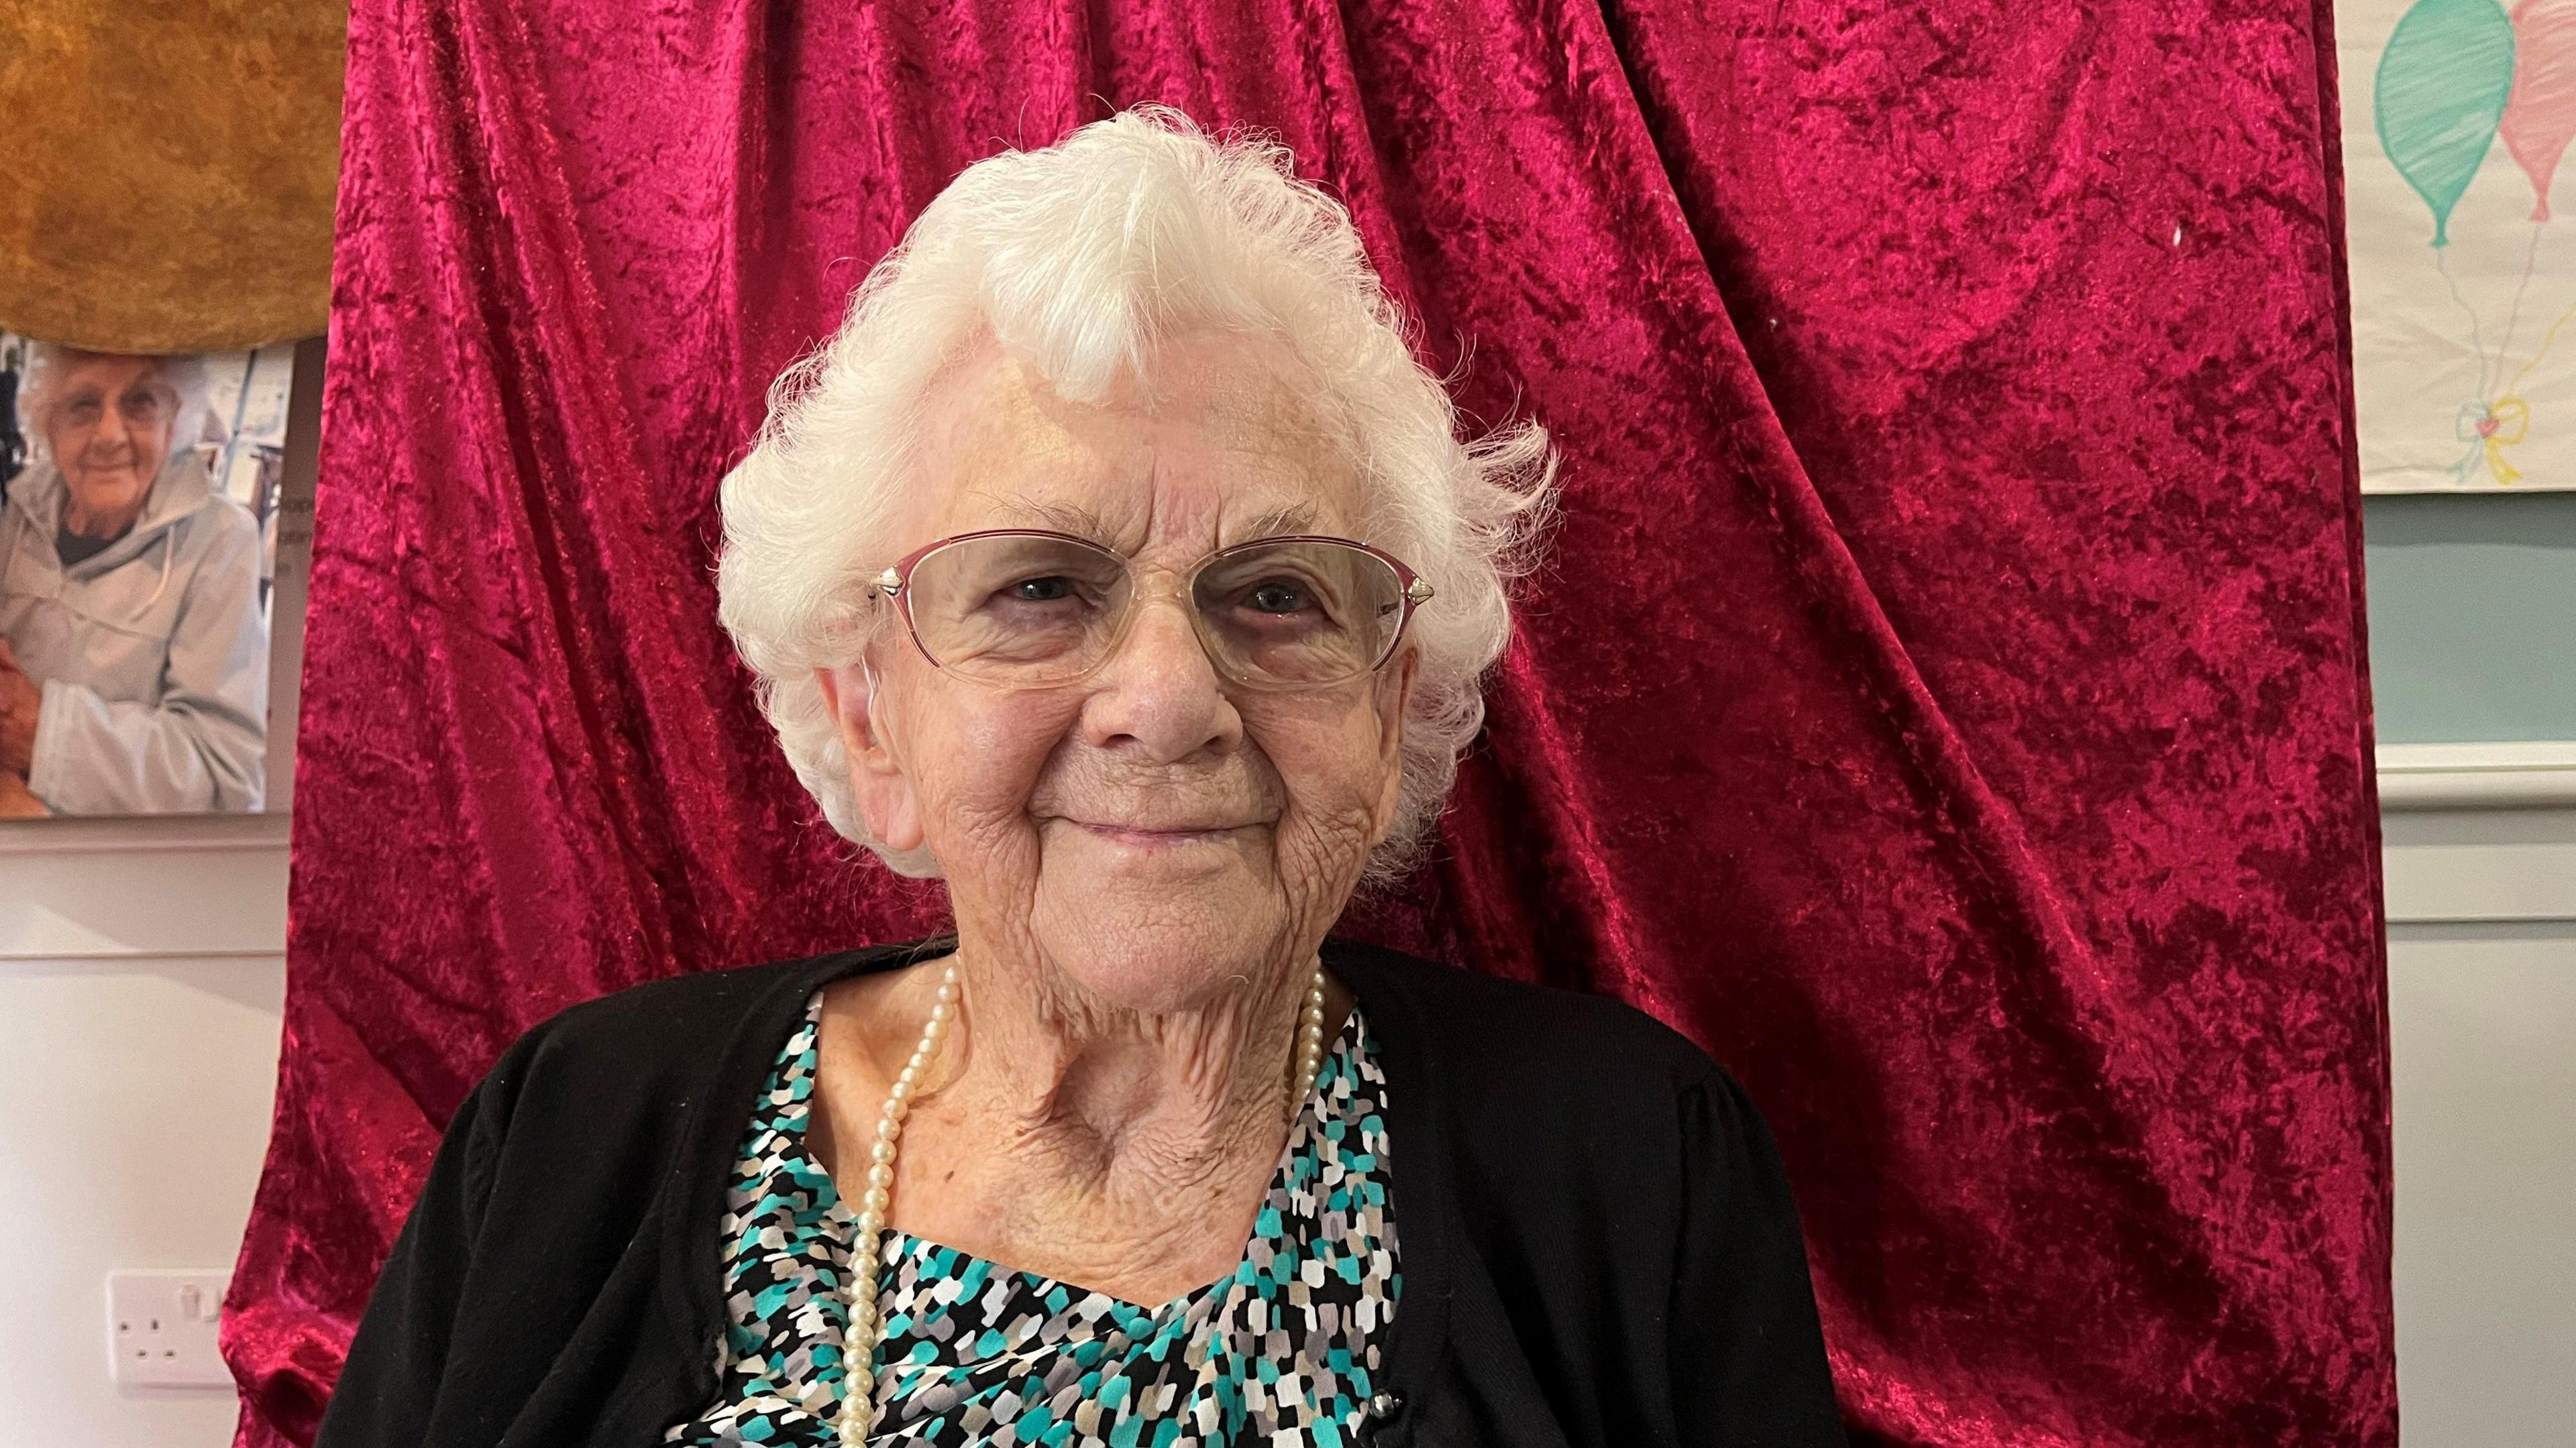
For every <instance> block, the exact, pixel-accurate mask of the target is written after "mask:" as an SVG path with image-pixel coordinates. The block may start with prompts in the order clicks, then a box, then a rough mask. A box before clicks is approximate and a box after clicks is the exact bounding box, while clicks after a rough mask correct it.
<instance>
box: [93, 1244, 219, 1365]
mask: <svg viewBox="0 0 2576 1448" xmlns="http://www.w3.org/2000/svg"><path fill="white" fill-rule="evenodd" d="M229 1280H230V1274H228V1273H225V1272H222V1271H215V1270H203V1271H169V1270H143V1269H134V1268H127V1269H122V1270H119V1271H115V1272H110V1273H108V1274H107V1358H108V1366H109V1372H110V1374H111V1375H112V1376H113V1377H114V1378H115V1379H116V1381H118V1382H120V1383H127V1384H140V1385H147V1386H151V1387H165V1388H229V1387H231V1386H232V1385H233V1375H232V1370H231V1369H229V1368H227V1367H225V1366H224V1360H223V1357H222V1355H221V1354H220V1353H218V1352H216V1350H215V1326H216V1322H217V1319H218V1316H219V1314H220V1313H221V1311H222V1306H223V1300H224V1287H225V1285H226V1283H227V1282H228V1281H229Z"/></svg>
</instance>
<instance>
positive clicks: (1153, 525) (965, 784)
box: [823, 338, 1414, 1011]
mask: <svg viewBox="0 0 2576 1448" xmlns="http://www.w3.org/2000/svg"><path fill="white" fill-rule="evenodd" d="M1156 371H1157V393H1158V395H1157V396H1155V397H1154V398H1153V399H1152V400H1151V401H1150V402H1148V401H1143V400H1120V399H1113V400H1112V401H1111V402H1110V403H1109V404H1108V405H1104V406H1097V407H1095V406H1087V405H1083V404H1079V403H1071V402H1066V401H1064V400H1063V399H1061V398H1058V397H1057V396H1055V394H1054V393H1053V392H1052V391H1051V390H1050V389H1048V388H1047V387H1046V385H1045V384H1044V383H1043V382H1042V381H1041V380H1039V379H1038V378H1037V377H1036V376H1035V374H1034V373H1033V372H1031V371H1030V370H1029V369H1027V368H1025V367H1023V366H1021V365H1020V364H1017V363H1014V362H1010V361H1007V360H1003V359H1000V358H998V357H987V358H986V359H984V360H981V361H978V362H976V363H974V364H972V365H969V366H966V367H963V368H961V369H960V370H959V371H958V373H957V374H956V380H955V382H954V384H953V385H952V386H950V387H948V388H947V389H945V390H944V391H943V393H942V395H941V396H940V398H939V399H938V400H937V402H936V403H935V404H934V406H933V408H932V409H931V416H930V418H929V419H928V420H927V422H926V424H925V430H924V434H923V435H924V439H925V450H924V452H925V457H924V460H925V471H924V474H923V476H924V478H925V479H926V485H925V494H924V497H923V499H922V501H921V504H920V505H919V506H918V507H917V508H916V509H915V510H914V511H913V513H912V515H911V516H910V517H908V518H906V519H904V520H902V522H901V523H900V525H899V527H898V532H897V538H896V540H895V544H896V546H895V548H894V550H893V551H894V554H895V555H897V556H899V555H900V554H901V553H904V552H909V551H910V550H912V549H914V548H917V547H920V546H922V545H924V544H926V543H929V542H932V541H934V540H936V539H940V538H947V537H952V536H954V535H956V534H960V533H966V532H972V531H975V530H978V529H986V528H1009V527H1024V528H1025V527H1035V528H1050V529H1057V530H1062V531H1082V532H1088V533H1093V534H1094V535H1095V536H1096V537H1098V538H1099V539H1100V540H1101V541H1103V542H1106V543H1107V544H1109V545H1110V546H1112V547H1114V548H1115V549H1116V550H1117V551H1118V552H1120V553H1121V554H1123V555H1125V556H1126V557H1128V558H1129V559H1131V560H1134V562H1135V564H1136V565H1137V567H1138V568H1139V569H1140V570H1144V571H1147V572H1149V573H1150V572H1152V571H1155V570H1168V571H1169V573H1171V574H1186V573H1187V572H1188V570H1189V569H1190V567H1191V565H1193V564H1194V563H1196V562H1197V561H1198V560H1199V559H1200V558H1202V557H1204V556H1205V555H1206V554H1207V553H1209V552H1210V551H1212V550H1214V549H1216V548H1218V547H1221V546H1225V545H1229V544H1233V543H1237V542H1241V541H1244V540H1245V539H1246V538H1250V537H1257V536H1267V535H1272V534H1282V533H1324V534H1332V535H1337V536H1342V537H1358V536H1359V532H1360V508H1361V500H1360V493H1359V481H1358V479H1357V478H1356V477H1355V476H1354V475H1353V473H1352V471H1351V469H1350V468H1349V467H1348V465H1347V464H1345V463H1343V462H1342V461H1340V459H1339V457H1338V456H1337V453H1336V450H1335V449H1333V448H1332V447H1331V446H1330V445H1328V444H1327V442H1326V441H1325V439H1324V436H1323V434H1322V432H1321V431H1320V430H1319V428H1318V427H1317V425H1316V423H1315V420H1314V418H1313V416H1312V414H1311V412H1310V410H1309V409H1308V407H1307V406H1306V405H1305V404H1304V403H1303V402H1302V401H1300V399H1299V397H1298V395H1297V393H1296V392H1295V391H1293V390H1292V389H1291V388H1290V387H1288V386H1287V385H1285V384H1284V383H1283V381H1282V379H1281V374H1280V371H1279V369H1278V364H1277V360H1276V358H1275V357H1274V356H1273V355H1272V354H1271V353H1270V352H1269V351H1267V350H1266V349H1264V348H1260V347H1257V346H1255V345H1253V344H1250V343H1247V342H1245V341H1243V340H1242V339H1218V338H1206V339H1184V340H1181V341H1176V342H1174V343H1172V344H1170V345H1168V346H1167V347H1166V348H1165V349H1164V350H1163V351H1162V353H1161V354H1160V355H1159V357H1158V360H1157V368H1156ZM1068 525H1073V526H1072V527H1069V526H1068ZM1362 541H1374V540H1366V539H1363V540H1362ZM1149 587H1150V585H1149ZM1137 608H1138V611H1137V613H1136V616H1135V618H1134V621H1133V623H1132V624H1131V625H1130V626H1129V628H1128V630H1127V633H1126V635H1125V638H1124V640H1123V642H1122V643H1121V644H1120V646H1119V648H1118V650H1117V651H1116V652H1115V653H1114V654H1112V655H1111V656H1110V657H1109V658H1108V659H1107V661H1106V662H1104V663H1103V664H1102V665H1101V666H1100V667H1099V668H1098V669H1097V670H1095V671H1094V672H1092V673H1091V674H1089V675H1087V676H1086V677H1084V678H1082V679H1080V680H1079V681H1077V682H1074V683H1071V684H1063V685H1056V686H1052V687H1046V688H1012V687H1006V686H997V685H994V684H991V683H979V682H976V681H973V680H967V679H961V678H958V677H956V676H955V675H953V674H951V673H949V672H947V671H944V670H942V669H940V668H938V667H936V666H934V665H933V664H931V663H930V662H929V661H928V660H927V659H925V658H924V657H923V656H922V654H921V652H920V650H919V649H917V648H915V647H914V646H913V643H912V641H911V639H910V637H909V635H908V634H907V633H906V632H905V630H904V626H903V623H902V621H901V620H900V619H899V618H893V617H889V618H888V619H887V620H886V624H885V627H884V628H883V629H882V630H881V631H880V632H879V633H878V634H877V635H876V637H875V638H874V640H873V642H872V643H871V645H870V647H869V649H868V651H867V655H866V660H867V661H866V663H865V664H864V665H862V666H851V667H847V668H841V669H834V670H827V671H826V672H825V674H824V679H823V682H824V687H825V690H826V693H827V697H829V698H831V699H832V701H833V706H834V708H835V710H836V711H837V713H838V715H839V717H840V719H841V721H842V727H843V732H844V738H845V740H846V741H847V742H848V744H849V746H850V757H851V760H852V766H851V769H852V776H853V781H854V783H855V784H856V786H857V789H858V797H859V801H860V804H861V808H862V810H863V812H864V814H865V815H866V818H867V821H868V824H869V827H870V829H871V830H872V831H874V833H875V834H876V836H877V838H878V839H880V840H882V841H884V842H885V843H887V844H888V845H890V846H893V847H894V848H896V849H911V848H914V847H916V846H919V845H922V844H927V845H928V846H929V847H930V849H931V851H932V852H933V853H934V854H936V855H937V856H938V859H939V862H940V868H941V873H942V874H943V875H945V876H946V878H947V881H948V887H949V891H950V895H951V899H952V903H953V905H954V907H955V909H956V911H957V917H958V924H959V927H960V928H961V930H963V931H965V932H967V934H968V937H969V938H970V939H978V938H980V939H986V940H997V939H998V940H1007V941H1010V942H1011V944H1012V945H1014V946H1017V947H1020V948H1025V949H1034V950H1036V951H1038V952H1042V953H1043V954H1044V956H1045V957H1046V958H1048V959H1050V960H1052V961H1053V962H1055V963H1056V964H1057V965H1058V966H1059V967H1060V968H1062V969H1064V970H1065V971H1067V972H1068V973H1070V974H1072V975H1073V976H1074V977H1075V978H1076V979H1077V980H1079V981H1080V982H1081V983H1082V984H1083V985H1084V986H1086V987H1087V988H1089V989H1090V990H1091V991H1093V992H1095V993H1096V994H1098V995H1100V996H1101V997H1103V998H1105V999H1107V1000H1109V1001H1111V1002H1114V1003H1116V1004H1118V1005H1121V1006H1124V1007H1127V1008H1129V1009H1134V1010H1145V1011H1159V1010H1174V1009H1182V1008H1186V1007H1188V1006H1190V1005H1192V1004H1195V1003H1199V1002H1202V1001H1204V1000H1207V999H1209V998H1211V997H1212V996H1213V995H1214V994H1215V993H1217V992H1220V991H1222V990H1224V989H1226V988H1227V983H1228V977H1229V976H1239V975H1240V973H1241V971H1242V969H1243V968H1244V967H1245V966H1247V965H1251V964H1254V963H1256V962H1261V961H1265V960H1284V959H1290V958H1292V955H1293V958H1294V959H1303V958H1304V953H1305V952H1306V951H1308V950H1311V949H1312V947H1313V946H1314V944H1315V943H1316V942H1317V941H1319V940H1321V938H1322V937H1323V934H1324V932H1325V931H1326V930H1327V929H1329V928H1330V927H1331V925H1332V923H1333V921H1334V920H1335V919H1336V918H1337V917H1338V916H1339V915H1340V913H1341V909H1342V906H1343V903H1344V902H1345V901H1346V900H1347V899H1348V897H1349V894H1350V891H1351V888H1352V886H1353V884H1354V883H1355V882H1356V881H1357V879H1358V876H1359V872H1360V869H1361V866H1362V864H1363V863H1364V862H1365V860H1366V858H1367V856H1368V852H1369V850H1370V848H1371V847H1372V846H1374V845H1375V844H1376V843H1377V842H1378V841H1379V840H1381V839H1383V838H1384V837H1385V834H1386V831H1387V828H1388V825H1389V824H1390V822H1391V821H1392V819H1393V818H1394V813H1395V803H1396V797H1397V786H1398V784H1399V765H1398V759H1399V754H1398V744H1399V742H1400V737H1401V736H1400V730H1401V728H1402V720H1403V715H1404V701H1405V696H1406V694H1407V692H1408V691H1409V689H1410V687H1411V682H1412V676H1413V663H1414V658H1413V652H1412V649H1411V647H1410V645H1409V644H1408V645H1407V646H1405V647H1404V648H1403V649H1401V650H1399V651H1398V653H1397V654H1396V656H1395V657H1394V658H1392V659H1390V660H1388V661H1387V663H1386V664H1385V665H1384V666H1383V667H1382V668H1380V669H1379V670H1378V671H1377V672H1376V673H1374V674H1368V675H1363V676H1362V677H1360V678H1358V679H1355V680H1352V681H1350V682H1348V683H1344V684H1339V685H1333V686H1328V687H1324V688H1320V689H1314V690H1309V691H1300V692H1284V693H1283V692H1264V691H1244V690H1240V689H1237V688H1235V687H1234V686H1232V685H1230V684H1228V683H1227V682H1226V681H1224V680H1223V679H1222V678H1221V677H1220V676H1219V675H1218V673H1217V672H1216V670H1215V668H1214V667H1213V665H1212V664H1211V663H1210V661H1209V659H1208V656H1207V654H1206V652H1205V650H1204V649H1203V648H1202V646H1201V644H1200V643H1199V639H1198V636H1197V634H1196V633H1195V632H1193V630H1192V627H1191V624H1190V620H1189V617H1188V615H1187V614H1186V613H1185V612H1184V610H1183V606H1182V605H1181V604H1180V603H1179V602H1178V601H1177V600H1176V599H1174V598H1172V597H1170V596H1168V595H1158V596H1156V597H1155V598H1154V599H1153V600H1152V601H1150V602H1143V603H1140V604H1139V605H1137ZM871 675H872V676H873V681H872V680H871ZM871 695H873V703H871Z"/></svg>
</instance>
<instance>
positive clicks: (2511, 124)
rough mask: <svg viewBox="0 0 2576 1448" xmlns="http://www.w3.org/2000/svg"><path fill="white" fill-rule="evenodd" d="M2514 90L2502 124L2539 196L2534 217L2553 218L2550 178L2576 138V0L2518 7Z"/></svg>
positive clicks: (2543, 0)
mask: <svg viewBox="0 0 2576 1448" xmlns="http://www.w3.org/2000/svg"><path fill="white" fill-rule="evenodd" d="M2513 39H2514V53H2513V60H2514V65H2513V93H2512V95H2510V96H2509V97H2507V98H2506V100H2505V103H2504V122H2503V124H2502V125H2501V126H2500V127H2499V128H2498V129H2499V131H2500V132H2501V134H2502V135H2503V137H2504V144H2505V149H2506V150H2508V151H2510V152H2512V153H2513V159H2514V163H2515V164H2516V165H2518V166H2520V167H2522V173H2523V174H2524V175H2526V176H2528V177H2530V178H2531V189H2532V191H2533V192H2534V193H2535V194H2536V195H2537V196H2538V198H2539V199H2538V201H2537V203H2536V204H2535V205H2534V206H2533V208H2532V212H2531V219H2532V220H2534V221H2547V220H2548V219H2549V182H2550V178H2551V177H2553V176H2555V175H2556V174H2557V173H2558V161H2559V158H2560V157H2562V156H2564V155H2566V154H2567V143H2568V142H2569V141H2570V140H2576V0H2522V3H2521V4H2519V5H2516V6H2515V7H2513Z"/></svg>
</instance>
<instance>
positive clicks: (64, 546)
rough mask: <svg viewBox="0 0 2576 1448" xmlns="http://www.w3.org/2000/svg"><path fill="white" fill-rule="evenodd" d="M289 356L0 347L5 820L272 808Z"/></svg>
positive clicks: (298, 392) (291, 574)
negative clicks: (161, 353) (171, 353)
mask: <svg viewBox="0 0 2576 1448" xmlns="http://www.w3.org/2000/svg"><path fill="white" fill-rule="evenodd" d="M304 350H306V351H309V352H310V353H312V354H313V356H312V358H311V360H312V361H313V362H314V363H315V364H317V365H315V366H314V368H313V371H314V372H315V373H317V374H318V370H319V369H318V360H319V355H318V354H319V350H320V349H319V347H318V346H312V347H309V348H306V349H304ZM298 352H299V348H298V346H297V345H296V344H292V343H289V344H280V345H275V346H268V347H260V348H256V349H252V350H248V351H236V352H211V353H182V354H175V355H143V354H134V353H118V352H104V351H95V350H89V349H84V348H79V347H72V346H66V345H59V344H54V343H49V342H46V341H43V340H40V339H33V338H27V337H22V336H19V335H16V334H14V333H7V332H0V818H10V819H20V818H39V817H46V816H102V815H180V814H246V813H254V812H259V811H263V810H266V809H270V808H282V807H283V803H284V801H283V799H282V796H283V794H284V792H285V791H284V787H283V786H284V783H285V781H286V779H287V777H288V775H287V769H286V764H287V761H286V759H285V757H284V756H285V755H286V754H287V752H288V749H289V746H290V744H291V736H292V721H293V702H294V701H293V699H292V697H291V696H292V693H293V689H292V680H293V676H294V647H293V646H294V644H295V643H296V642H297V641H299V640H300V638H301V633H302V630H301V628H300V627H299V626H296V625H298V624H300V618H299V617H298V615H299V614H300V610H301V607H302V597H303V588H302V583H303V570H304V567H305V564H306V555H307V550H308V549H309V545H310V540H311V518H312V495H311V477H312V470H311V465H310V460H311V454H312V451H313V448H312V439H311V437H310V436H309V435H304V436H299V427H298V424H299V422H300V423H301V425H302V429H301V430H302V431H303V432H304V433H306V434H309V433H310V431H311V429H312V428H313V427H314V426H315V417H314V414H315V413H317V412H318V406H315V405H313V404H318V384H319V378H318V375H316V376H311V377H305V378H301V379H299V376H298ZM299 380H301V381H304V382H305V383H307V384H308V385H307V386H305V387H301V388H299V386H298V385H297V384H298V382H299ZM308 394H309V395H308ZM299 402H301V403H304V404H306V405H305V406H300V407H299V406H298V404H299ZM299 413H301V414H303V415H302V416H301V417H299V416H298V414H299ZM299 454H300V456H299ZM295 462H301V463H302V464H303V465H302V466H301V467H297V466H293V465H291V464H292V463H295ZM281 625H285V626H283V627H282V626H281ZM281 638H283V639H284V641H285V642H286V644H287V645H288V647H287V649H286V651H285V652H284V653H283V654H281V652H280V650H279V648H278V644H279V642H280V640H281ZM280 682H283V683H285V684H286V686H287V687H285V688H283V689H281V688H279V687H277V684H278V683H280ZM281 696H285V697H281ZM281 706H283V707H282V708H281ZM281 720H282V721H284V722H283V724H282V725H281V723H280V721H281Z"/></svg>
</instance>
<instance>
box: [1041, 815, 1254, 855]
mask: <svg viewBox="0 0 2576 1448" xmlns="http://www.w3.org/2000/svg"><path fill="white" fill-rule="evenodd" d="M1070 823H1072V824H1074V825H1077V826H1079V827H1080V828H1082V829H1084V830H1086V831H1088V832H1090V833H1091V834H1093V835H1096V836H1098V837H1100V838H1101V839H1104V840H1108V841H1111V842H1112V843H1115V844H1121V845H1128V846H1132V847H1134V848H1137V849H1146V850H1151V849H1172V848H1177V847H1180V846H1184V845H1213V844H1219V843H1222V842H1223V841H1224V840H1225V839H1227V838H1228V837H1229V836H1231V835H1233V834H1234V832H1235V831H1237V830H1239V829H1244V828H1247V827H1246V826H1243V825H1207V826H1188V827H1178V828H1149V827H1146V826H1141V825H1120V824H1101V823H1094V822H1093V821H1090V820H1073V821H1070Z"/></svg>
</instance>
